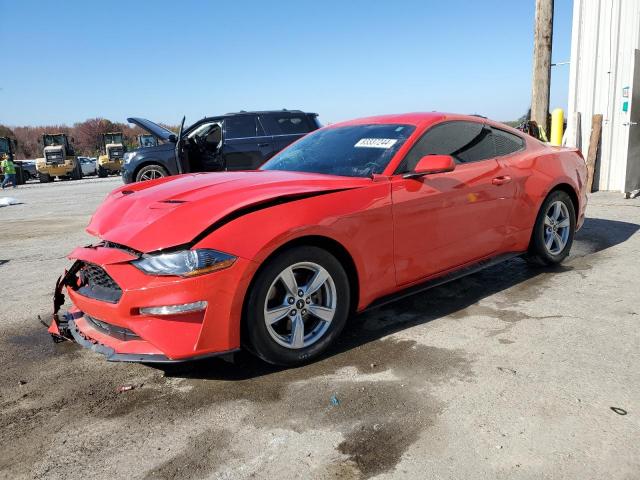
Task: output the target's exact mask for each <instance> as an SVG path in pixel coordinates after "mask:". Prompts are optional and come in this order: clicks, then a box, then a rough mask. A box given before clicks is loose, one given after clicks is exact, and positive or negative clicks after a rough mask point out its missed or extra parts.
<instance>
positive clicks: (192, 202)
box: [87, 170, 371, 253]
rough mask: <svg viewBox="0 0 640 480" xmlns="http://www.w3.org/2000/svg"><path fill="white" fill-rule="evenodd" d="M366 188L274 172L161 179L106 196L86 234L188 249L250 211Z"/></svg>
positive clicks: (349, 181) (351, 181)
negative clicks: (213, 230) (183, 246)
mask: <svg viewBox="0 0 640 480" xmlns="http://www.w3.org/2000/svg"><path fill="white" fill-rule="evenodd" d="M370 184H371V180H370V179H368V178H355V177H354V178H351V177H336V176H331V175H320V174H311V173H296V172H283V171H275V170H271V171H266V170H256V171H247V172H224V173H197V174H187V175H181V176H177V177H165V178H160V179H157V180H151V181H148V182H139V183H134V184H131V185H125V186H123V187H120V188H118V189H116V190H114V191H113V192H111V193H110V194H109V196H108V197H107V199H106V200H105V201H104V202H103V203H102V205H100V207H98V210H97V211H96V213H95V214H94V215H93V217H92V218H91V222H90V223H89V226H88V227H87V232H89V233H90V234H91V235H95V236H98V237H100V238H101V239H103V240H106V241H109V242H113V243H116V244H120V245H123V246H126V247H129V248H132V249H135V250H138V251H140V252H145V253H146V252H153V251H157V250H163V249H167V248H170V247H175V246H178V245H190V244H192V243H193V242H194V241H197V240H199V239H200V237H201V236H202V235H206V233H207V232H209V231H210V230H211V229H212V228H216V226H217V225H222V224H224V223H225V221H227V220H228V221H232V219H234V218H237V217H238V216H240V215H243V214H246V213H249V212H250V211H253V210H254V209H255V208H269V206H270V205H274V203H275V204H277V203H281V202H282V201H301V200H302V199H303V198H305V197H311V196H316V195H320V194H323V193H330V192H335V191H340V190H347V189H351V188H358V187H363V186H366V185H370ZM256 228H258V226H256ZM230 253H233V252H230Z"/></svg>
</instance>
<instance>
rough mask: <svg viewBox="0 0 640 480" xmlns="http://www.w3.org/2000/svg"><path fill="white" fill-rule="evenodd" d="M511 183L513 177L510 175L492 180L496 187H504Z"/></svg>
mask: <svg viewBox="0 0 640 480" xmlns="http://www.w3.org/2000/svg"><path fill="white" fill-rule="evenodd" d="M510 181H511V177H510V176H509V175H503V176H501V177H496V178H494V179H493V180H491V183H493V184H494V185H504V184H505V183H509V182H510Z"/></svg>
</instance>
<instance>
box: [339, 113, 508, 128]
mask: <svg viewBox="0 0 640 480" xmlns="http://www.w3.org/2000/svg"><path fill="white" fill-rule="evenodd" d="M445 120H468V121H471V122H481V123H488V124H490V125H496V126H500V128H503V127H506V125H502V124H501V123H499V122H495V121H492V120H489V119H487V118H486V117H483V116H481V115H475V114H474V115H462V114H458V113H444V112H412V113H397V114H391V115H376V116H372V117H364V118H356V119H354V120H347V121H345V122H339V123H334V124H331V125H330V126H329V127H328V128H332V127H341V126H346V125H366V124H384V123H391V124H394V123H398V124H405V125H415V126H417V127H418V126H423V125H425V124H432V123H436V122H440V121H445ZM507 128H508V127H507Z"/></svg>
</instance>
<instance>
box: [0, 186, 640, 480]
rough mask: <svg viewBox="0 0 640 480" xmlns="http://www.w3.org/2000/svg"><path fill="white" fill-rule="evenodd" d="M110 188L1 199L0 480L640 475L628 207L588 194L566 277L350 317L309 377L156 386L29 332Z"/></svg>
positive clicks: (211, 369) (176, 378)
mask: <svg viewBox="0 0 640 480" xmlns="http://www.w3.org/2000/svg"><path fill="white" fill-rule="evenodd" d="M118 185H120V179H118V178H108V179H88V180H82V181H77V182H56V183H55V184H47V185H39V184H32V185H28V186H26V187H23V188H19V189H17V190H15V191H5V192H4V193H0V196H2V195H10V196H14V197H16V198H18V199H19V200H20V201H22V202H23V204H21V205H15V206H10V207H5V208H0V225H1V226H2V228H1V230H0V245H1V248H0V280H1V285H2V292H3V296H2V297H3V302H2V304H3V308H2V312H1V313H0V365H1V367H2V368H1V369H0V445H1V446H2V448H0V477H2V478H65V479H80V478H86V477H87V476H89V477H91V478H111V477H114V476H121V477H124V478H209V477H210V478H225V479H226V478H234V479H235V478H273V477H278V478H282V477H283V476H286V478H290V479H293V478H341V479H351V478H371V477H376V478H391V477H403V478H475V479H477V478H481V479H482V478H486V479H502V478H510V479H511V478H516V479H517V478H536V479H539V478H605V477H606V478H609V479H631V478H640V441H639V440H640V333H639V330H638V321H639V319H640V317H639V314H640V302H639V301H638V292H639V291H640V290H639V289H638V277H639V275H638V274H639V273H640V268H639V261H638V258H639V255H640V234H638V232H637V231H638V228H640V200H623V199H622V198H621V196H620V195H619V194H610V193H601V194H595V195H593V196H592V197H591V200H590V205H589V208H588V217H589V218H588V219H587V221H586V224H585V227H584V228H583V230H582V231H581V232H580V233H579V234H578V236H577V240H576V243H575V245H574V249H573V252H572V255H571V257H570V259H569V260H568V261H567V262H566V264H565V265H563V266H562V267H560V268H558V269H556V270H544V269H543V270H540V269H531V268H529V267H527V266H526V265H525V263H524V262H523V261H522V260H520V259H514V260H510V261H509V262H507V263H504V264H502V265H499V266H496V267H492V268H490V269H487V270H485V271H483V272H480V273H478V274H475V275H472V276H469V277H467V278H465V279H462V280H459V281H456V282H453V283H450V284H448V285H445V286H442V287H438V288H436V289H433V290H431V291H429V292H426V293H423V294H419V295H415V296H413V297H410V298H407V299H405V300H402V301H400V302H397V303H395V304H392V305H389V306H387V307H384V308H382V309H379V310H375V311H371V312H369V313H366V314H363V315H360V316H359V317H357V318H354V319H352V321H351V322H350V324H349V326H348V328H347V330H346V332H345V334H344V335H343V337H342V339H341V341H340V343H339V345H337V346H336V348H335V349H333V350H332V351H331V353H330V354H329V355H328V356H327V357H326V358H325V359H323V360H321V361H318V362H316V363H314V364H312V365H309V366H305V367H302V368H297V369H292V370H278V369H274V368H271V367H267V366H266V365H264V364H262V363H260V362H258V361H256V360H254V359H253V358H251V357H250V356H248V355H245V354H238V355H236V356H235V358H234V359H233V362H229V361H223V360H211V361H207V362H202V363H198V364H192V365H186V366H182V367H179V368H172V369H170V370H166V371H163V370H160V369H156V368H151V367H148V366H144V365H129V364H118V363H107V362H105V361H104V360H103V358H102V357H101V356H99V355H97V354H93V353H91V352H89V351H85V350H82V349H80V348H79V347H77V346H76V345H73V344H68V343H65V344H59V345H54V344H53V343H52V342H51V340H50V339H49V337H48V335H47V334H46V332H45V328H44V327H43V326H42V325H41V324H40V323H39V321H38V316H41V317H42V318H43V319H47V320H48V315H49V313H50V311H51V299H50V297H51V293H52V289H53V285H54V283H55V280H56V278H57V276H58V275H59V274H60V273H61V272H62V270H63V269H64V268H65V266H67V265H68V261H67V260H66V259H65V255H66V254H67V253H68V252H69V251H70V250H71V249H72V248H73V247H74V246H77V245H81V244H86V243H89V242H91V241H92V239H91V238H90V237H89V236H88V235H87V234H86V233H85V232H84V230H83V228H84V226H85V225H86V224H87V222H88V220H89V217H90V215H91V213H92V212H93V210H94V209H95V207H96V206H97V205H98V203H99V202H100V201H101V200H102V199H103V198H104V196H105V195H106V193H107V192H108V191H109V190H110V189H112V188H115V187H116V186H118ZM122 385H132V386H133V387H134V388H133V389H132V390H129V391H126V392H123V393H118V392H117V389H118V388H119V387H120V386H122ZM612 407H614V408H617V409H623V410H618V413H616V412H615V411H614V410H612ZM624 412H626V414H625V415H621V414H620V413H624Z"/></svg>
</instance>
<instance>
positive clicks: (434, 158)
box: [403, 155, 456, 178]
mask: <svg viewBox="0 0 640 480" xmlns="http://www.w3.org/2000/svg"><path fill="white" fill-rule="evenodd" d="M455 168H456V162H455V160H454V159H453V157H451V156H450V155H426V156H424V157H422V158H421V159H420V160H419V161H418V164H417V165H416V168H415V169H414V170H413V172H408V173H405V174H404V175H403V176H404V178H419V177H423V176H425V175H431V174H433V173H445V172H452V171H453V170H455Z"/></svg>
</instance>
